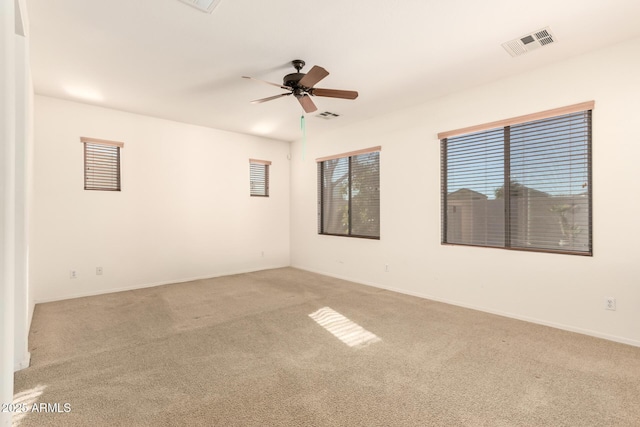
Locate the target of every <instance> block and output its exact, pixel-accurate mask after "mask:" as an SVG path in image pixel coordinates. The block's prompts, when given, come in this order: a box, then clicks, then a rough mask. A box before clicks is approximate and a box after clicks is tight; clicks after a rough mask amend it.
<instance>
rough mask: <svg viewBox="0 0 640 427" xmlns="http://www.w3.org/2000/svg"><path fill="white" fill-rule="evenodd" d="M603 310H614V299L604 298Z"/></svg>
mask: <svg viewBox="0 0 640 427" xmlns="http://www.w3.org/2000/svg"><path fill="white" fill-rule="evenodd" d="M604 308H605V310H613V311H615V310H616V299H615V298H614V297H606V298H605V299H604Z"/></svg>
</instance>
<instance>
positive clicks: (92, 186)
mask: <svg viewBox="0 0 640 427" xmlns="http://www.w3.org/2000/svg"><path fill="white" fill-rule="evenodd" d="M80 141H81V142H82V143H83V144H84V189H85V190H101V191H120V190H121V182H120V149H121V148H122V147H123V146H124V144H123V143H121V142H114V141H105V140H99V139H95V138H84V137H83V138H80Z"/></svg>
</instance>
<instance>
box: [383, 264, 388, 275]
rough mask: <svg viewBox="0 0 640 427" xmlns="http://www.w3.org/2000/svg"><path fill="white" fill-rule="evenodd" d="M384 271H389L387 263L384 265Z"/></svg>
mask: <svg viewBox="0 0 640 427" xmlns="http://www.w3.org/2000/svg"><path fill="white" fill-rule="evenodd" d="M384 271H386V272H387V273H388V272H389V264H385V265H384Z"/></svg>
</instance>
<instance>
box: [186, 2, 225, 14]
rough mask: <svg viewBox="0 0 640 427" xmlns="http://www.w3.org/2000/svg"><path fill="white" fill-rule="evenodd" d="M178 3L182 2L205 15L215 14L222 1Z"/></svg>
mask: <svg viewBox="0 0 640 427" xmlns="http://www.w3.org/2000/svg"><path fill="white" fill-rule="evenodd" d="M178 1H181V2H182V3H186V4H188V5H189V6H193V7H195V8H196V9H198V10H200V11H202V12H205V13H211V12H213V9H215V8H216V6H217V5H218V3H220V0H178Z"/></svg>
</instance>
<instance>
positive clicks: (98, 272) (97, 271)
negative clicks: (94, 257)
mask: <svg viewBox="0 0 640 427" xmlns="http://www.w3.org/2000/svg"><path fill="white" fill-rule="evenodd" d="M96 274H97V275H98V276H102V267H96Z"/></svg>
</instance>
